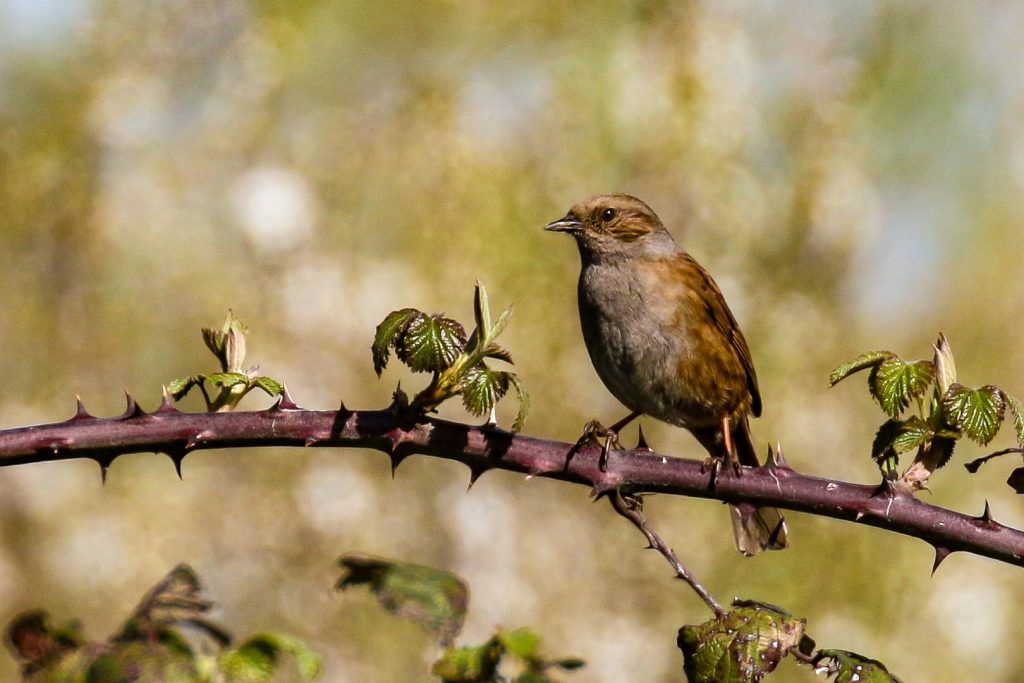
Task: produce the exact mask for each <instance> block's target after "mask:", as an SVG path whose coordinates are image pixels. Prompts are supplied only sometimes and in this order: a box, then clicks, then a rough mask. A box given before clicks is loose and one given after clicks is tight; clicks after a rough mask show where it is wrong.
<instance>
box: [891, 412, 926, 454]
mask: <svg viewBox="0 0 1024 683" xmlns="http://www.w3.org/2000/svg"><path fill="white" fill-rule="evenodd" d="M899 424H900V429H899V434H897V435H896V438H894V439H893V440H892V448H893V450H895V451H896V452H897V453H906V452H907V451H909V450H913V449H914V448H917V447H918V446H920V445H921V444H923V443H924V442H926V441H928V440H929V439H931V438H932V437H934V436H935V432H933V431H932V428H931V427H930V426H928V423H927V422H925V421H924V420H922V419H921V418H920V417H918V416H917V415H914V416H913V417H911V418H910V419H909V420H904V421H903V422H901V423H899Z"/></svg>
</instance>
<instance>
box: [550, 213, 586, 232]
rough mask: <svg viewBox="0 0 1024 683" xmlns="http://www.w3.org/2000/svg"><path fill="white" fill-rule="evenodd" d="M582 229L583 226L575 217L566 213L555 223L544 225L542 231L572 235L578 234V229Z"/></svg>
mask: <svg viewBox="0 0 1024 683" xmlns="http://www.w3.org/2000/svg"><path fill="white" fill-rule="evenodd" d="M582 227H583V224H582V223H580V221H579V219H578V218H576V216H573V215H572V214H571V213H567V214H565V215H564V216H562V217H561V218H559V219H558V220H557V221H552V222H551V223H548V224H547V225H545V226H544V229H545V230H551V231H552V232H568V233H574V232H579V231H580V228H582Z"/></svg>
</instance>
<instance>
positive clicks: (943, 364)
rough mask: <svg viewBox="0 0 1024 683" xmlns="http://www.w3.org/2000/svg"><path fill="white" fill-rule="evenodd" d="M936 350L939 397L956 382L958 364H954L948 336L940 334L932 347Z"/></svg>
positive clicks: (936, 380) (936, 384)
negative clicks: (947, 339)
mask: <svg viewBox="0 0 1024 683" xmlns="http://www.w3.org/2000/svg"><path fill="white" fill-rule="evenodd" d="M932 348H934V349H935V386H936V387H937V388H938V391H939V396H944V395H945V394H946V392H947V391H949V387H950V386H951V385H952V384H953V383H954V382H956V363H955V362H953V350H952V349H951V348H950V347H949V342H948V341H946V336H945V335H944V334H942V333H941V332H940V333H939V339H938V341H936V342H935V345H934V346H933V347H932Z"/></svg>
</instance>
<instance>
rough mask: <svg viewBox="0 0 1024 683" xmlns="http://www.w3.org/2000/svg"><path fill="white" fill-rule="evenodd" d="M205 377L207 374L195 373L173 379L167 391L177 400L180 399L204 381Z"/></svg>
mask: <svg viewBox="0 0 1024 683" xmlns="http://www.w3.org/2000/svg"><path fill="white" fill-rule="evenodd" d="M205 377H206V376H205V375H193V376H192V377H181V378H179V379H172V380H171V381H170V382H169V383H168V384H167V392H168V393H169V394H170V395H171V398H173V399H174V400H175V401H180V400H181V399H183V398H185V395H186V394H188V392H189V390H190V389H191V388H192V387H194V386H195V385H197V384H199V383H200V382H202V381H203V379H204V378H205Z"/></svg>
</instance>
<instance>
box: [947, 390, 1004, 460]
mask: <svg viewBox="0 0 1024 683" xmlns="http://www.w3.org/2000/svg"><path fill="white" fill-rule="evenodd" d="M1005 411H1006V400H1005V399H1004V397H1003V392H1002V390H1001V389H1000V388H999V387H997V386H993V385H991V384H988V385H985V386H983V387H979V388H978V389H971V388H969V387H965V386H964V385H963V384H955V383H954V384H953V385H952V386H950V387H949V391H947V392H946V394H945V396H943V397H942V415H943V419H945V420H946V422H947V423H948V424H950V425H952V426H954V427H956V428H957V429H959V430H960V431H962V432H963V433H964V435H965V436H967V437H968V438H969V439H971V440H973V441H977V442H978V443H980V444H981V445H983V446H984V445H985V444H987V443H988V442H989V441H991V440H992V439H993V438H994V437H995V435H996V432H998V431H999V425H1000V424H1001V423H1002V421H1003V415H1004V413H1005Z"/></svg>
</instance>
